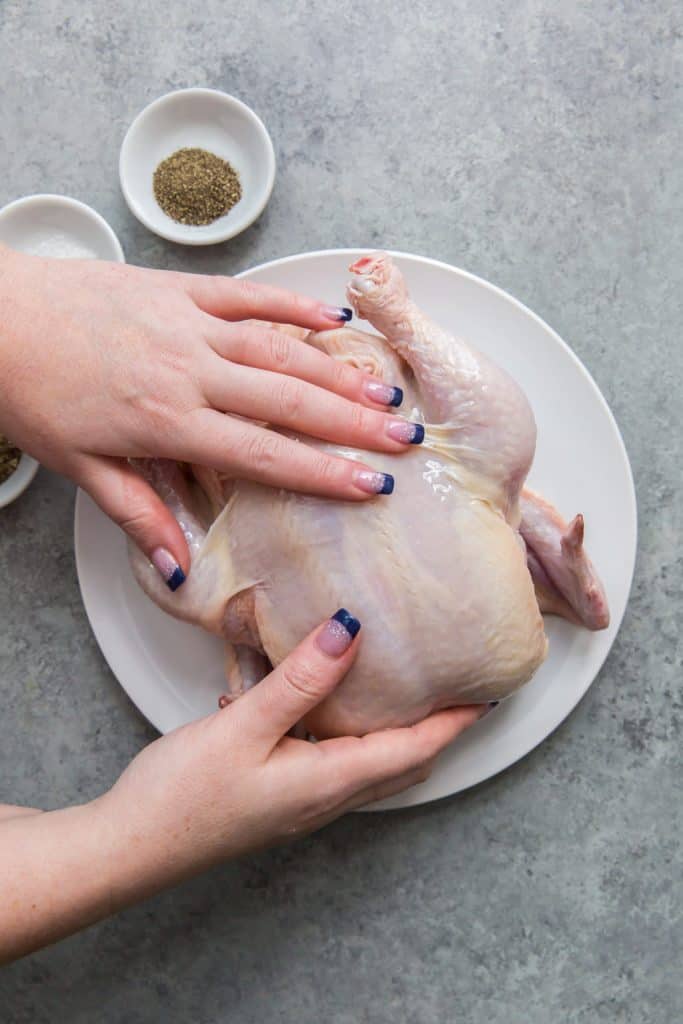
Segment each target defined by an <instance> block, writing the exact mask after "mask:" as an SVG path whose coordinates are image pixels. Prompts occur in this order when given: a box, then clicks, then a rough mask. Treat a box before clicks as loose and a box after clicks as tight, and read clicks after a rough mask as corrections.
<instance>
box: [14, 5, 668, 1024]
mask: <svg viewBox="0 0 683 1024" xmlns="http://www.w3.org/2000/svg"><path fill="white" fill-rule="evenodd" d="M682 37H683V19H682V17H681V13H680V5H678V4H676V3H674V2H672V0H653V2H652V3H648V4H641V3H635V2H631V0H621V2H617V0H595V2H592V3H589V2H577V3H571V4H570V3H565V4H557V3H543V2H542V0H520V2H518V3H507V2H504V0H481V2H479V3H477V4H474V3H466V2H464V0H455V2H453V0H431V2H430V3H427V2H425V0H397V2H394V3H390V4H389V3H385V4H383V3H374V4H357V3H349V2H347V0H341V2H335V0H316V2H313V0H293V2H291V3H287V4H285V3H268V2H266V3H260V4H253V3H252V4H243V5H237V4H233V3H229V4H226V3H224V2H222V0H204V2H203V3H202V4H201V5H197V4H191V3H181V2H179V0H166V2H165V3H163V4H161V3H159V4H156V5H151V4H144V3H139V2H133V0H121V2H119V3H117V4H110V3H108V2H105V0H94V2H89V3H77V2H76V0H61V2H57V0H42V2H40V3H25V2H24V3H22V2H20V0H5V2H4V3H2V4H0V86H1V88H2V115H1V118H0V125H1V133H2V135H1V137H2V157H1V164H2V175H1V176H0V203H4V202H6V201H8V200H10V199H13V198H15V197H17V196H19V195H23V194H26V193H30V192H39V191H56V192H64V193H67V194H71V195H74V196H77V197H79V198H80V199H83V200H85V201H86V202H88V203H91V204H92V205H93V206H95V207H96V208H97V209H98V210H99V211H101V213H102V214H103V215H104V216H105V217H106V218H107V219H108V220H109V221H110V222H111V224H112V225H113V227H114V229H115V230H116V231H117V233H118V234H119V236H120V238H121V240H122V242H123V245H124V248H125V251H126V254H127V257H128V259H129V261H130V262H133V263H140V264H145V265H150V266H155V267H171V268H187V269H194V270H200V271H207V272H214V271H220V272H228V273H230V272H234V271H237V270H240V269H243V268H246V267H247V266H249V265H251V264H254V263H257V262H260V261H262V260H266V259H269V258H273V257H276V256H282V255H286V254H289V253H293V252H298V251H303V250H307V249H317V248H327V247H333V246H345V245H381V246H386V247H393V248H400V249H405V250H408V251H413V252H417V253H422V254H425V255H429V256H433V257H436V258H439V259H442V260H446V261H449V262H452V263H455V264H457V265H459V266H462V267H465V268H466V269H468V270H470V271H473V272H475V273H477V274H480V275H482V276H483V277H485V278H488V279H489V280H491V281H493V282H495V283H496V284H499V285H501V286H502V287H503V288H505V289H507V290H509V291H510V292H512V293H513V294H514V295H516V296H518V297H519V298H520V299H521V300H522V301H524V302H525V303H527V304H528V305H529V306H531V308H532V309H534V310H536V311H537V312H538V313H539V314H540V315H541V316H543V317H544V318H545V319H546V320H547V321H548V322H549V323H550V324H551V325H553V326H554V327H555V328H556V329H557V330H558V331H559V332H560V334H562V335H563V336H564V337H565V338H566V340H567V341H568V342H569V343H570V344H571V345H572V346H573V348H574V349H575V351H576V352H577V353H578V355H579V356H580V357H581V359H583V360H584V361H585V363H586V365H587V366H588V367H589V369H590V370H591V372H592V373H593V374H594V376H595V378H596V380H597V382H598V384H599V386H600V387H601V388H602V390H603V392H604V394H605V395H606V397H607V399H608V401H609V402H610V404H611V406H612V409H613V410H614V412H615V415H616V417H617V420H618V422H619V424H620V426H621V429H622V432H623V434H624V438H625V441H626V445H627V447H628V450H629V453H630V456H631V459H632V464H633V468H634V472H635V477H636V483H637V488H638V500H639V507H640V524H641V525H640V529H641V533H640V551H639V560H638V567H637V575H636V581H635V585H634V590H633V595H632V600H631V604H630V608H629V611H628V613H627V616H626V620H625V622H624V625H623V627H622V630H621V633H620V635H619V638H618V640H617V642H616V645H615V647H614V649H613V651H612V654H611V656H610V658H609V660H608V662H607V664H606V666H605V668H604V670H603V671H602V673H601V674H600V677H599V679H598V680H597V682H596V684H595V685H594V686H593V687H592V689H591V690H590V692H589V694H588V695H587V697H586V698H585V699H584V701H583V702H582V703H581V705H580V706H579V707H578V709H577V710H576V711H575V713H574V714H573V715H572V716H571V718H570V719H569V720H568V721H567V722H566V723H565V724H564V725H563V726H562V728H560V729H559V730H558V731H557V733H556V734H555V735H554V736H552V737H551V739H549V740H548V741H547V742H546V743H544V744H543V745H542V746H541V747H540V748H539V749H537V750H536V751H534V753H533V754H531V755H530V756H529V757H527V758H526V759H525V760H524V761H522V763H520V764H518V765H517V766H515V767H514V768H513V769H512V770H510V771H508V772H506V773H505V774H504V775H502V776H500V777H498V778H495V779H493V780H492V781H491V782H489V783H487V784H485V785H482V786H480V787H478V788H477V789H475V790H474V791H471V792H468V793H466V794H465V795H464V796H462V797H460V798H456V799H452V800H446V801H442V802H440V803H438V804H436V805H433V806H428V807H424V808H421V809H416V810H412V811H408V812H403V813H395V814H387V815H375V816H367V817H365V816H363V817H348V818H346V819H345V820H343V821H340V822H338V823H336V824H335V825H333V826H332V827H330V828H328V829H326V830H325V831H324V832H323V833H322V834H321V835H318V836H316V837H313V838H311V839H308V840H306V841H304V842H302V843H300V844H298V845H296V846H293V847H291V848H287V849H282V850H279V851H275V852H269V853H264V854H261V855H258V856H254V857H251V858H248V859H245V860H243V861H241V862H240V863H234V864H228V865H226V866H225V867H221V868H219V869H216V870H214V871H212V872H211V873H210V874H208V875H206V876H204V877H201V878H197V879H196V880H194V881H192V882H189V883H187V884H185V885H183V886H181V887H180V888H179V889H176V890H175V891H172V892H168V893H166V894H163V895H161V896H159V897H158V898H156V899H153V900H151V901H149V902H148V903H147V904H145V905H143V906H139V907H136V908H133V909H131V910H129V911H127V912H126V913H123V914H121V915H120V916H119V917H117V918H116V919H114V920H110V921H107V922H105V923H103V924H101V925H99V926H98V927H95V928H93V929H91V930H89V931H88V932H86V933H84V934H81V935H79V936H76V937H75V938H73V939H70V940H68V941H66V942H64V943H62V944H60V945H58V946H56V947H54V948H52V949H48V950H45V951H43V952H41V953H39V954H37V955H35V956H32V957H29V958H27V959H25V960H24V961H22V962H19V963H17V964H15V965H13V966H11V967H9V968H6V969H5V970H4V971H3V972H2V973H1V974H0V1019H1V1020H2V1022H3V1024H29V1022H30V1024H43V1022H45V1024H47V1022H54V1021H55V1020H59V1021H64V1022H68V1024H72V1022H91V1021H95V1020H97V1021H104V1022H106V1024H115V1022H126V1024H136V1022H157V1021H164V1022H166V1024H187V1022H189V1021H192V1022H196V1024H200V1022H202V1024H214V1022H216V1024H217V1022H223V1021H226V1022H227V1021H230V1022H232V1021H235V1022H239V1024H252V1022H253V1024H269V1022H271V1021H272V1022H275V1021H281V1022H290V1021H291V1022H301V1024H304V1022H305V1024H308V1022H311V1024H312V1022H314V1021H318V1020H326V1021H328V1020H329V1021H334V1022H343V1024H357V1022H368V1024H385V1022H386V1024H389V1022H391V1024H395V1022H398V1021H401V1022H403V1021H406V1022H416V1024H418V1022H419V1024H422V1022H450V1021H458V1022H475V1024H478V1022H486V1024H517V1022H519V1024H548V1022H560V1021H561V1022H571V1024H592V1022H595V1021H609V1022H615V1021H616V1022H623V1024H627V1022H628V1024H631V1022H632V1024H649V1022H652V1024H663V1022H667V1024H668V1022H670V1021H674V1020H678V1019H679V1018H680V1009H681V1001H682V999H683V990H682V986H681V980H680V974H679V973H675V971H674V965H675V964H676V963H678V964H679V966H680V956H681V940H682V927H681V917H680V914H681V911H680V897H679V894H678V889H679V887H680V876H681V800H680V780H681V746H680V723H681V698H680V689H679V687H680V679H681V653H680V643H679V637H680V633H681V628H682V626H683V621H682V614H681V597H680V594H681V565H682V562H681V555H680V542H681V536H682V526H683V522H682V517H683V513H682V511H681V510H682V508H683V493H682V488H681V468H680V467H681V456H682V452H681V437H682V431H681V408H683V396H682V395H681V381H682V380H683V357H682V354H681V353H682V351H683V349H682V347H681V342H680V332H681V323H683V299H682V296H683V177H682V175H681V152H682V151H683V137H682V133H681V119H680V115H681V92H680V87H681V79H682V74H681V68H682V64H681V58H682V57H683V50H682V44H681V41H682ZM187 85H208V86H214V87H217V88H221V89H225V90H226V91H228V92H232V93H235V94H236V95H238V96H241V97H243V98H244V99H245V100H246V101H247V102H249V103H250V104H251V105H253V106H254V108H255V109H256V110H257V111H258V112H259V113H260V114H261V115H262V116H263V118H264V120H265V122H266V123H267V125H268V126H269V128H270V130H271V132H272V136H273V139H274V142H275V146H276V150H277V156H278V161H279V174H278V178H277V181H276V187H275V192H274V195H273V198H272V201H271V203H270V205H269V207H268V209H267V211H266V213H265V214H264V216H263V217H262V218H261V220H260V221H259V222H258V223H257V224H256V225H255V226H254V227H253V228H252V229H250V230H249V231H248V232H247V233H246V234H244V235H243V236H241V237H240V238H238V239H236V240H235V241H233V242H232V243H228V244H226V245H224V246H219V247H217V248H214V249H207V250H203V251H202V250H198V251H190V250H186V249H183V248H179V247H175V246H173V245H170V244H166V243H164V242H162V241H160V240H159V239H157V238H155V237H154V236H152V235H151V234H149V233H148V232H147V231H146V230H145V229H144V228H142V227H141V226H140V225H139V224H138V223H137V222H136V221H135V220H134V219H133V218H132V217H131V216H130V214H129V213H128V210H127V208H126V206H125V204H124V201H123V199H122V196H121V194H120V192H119V187H118V179H117V158H118V150H119V145H120V143H121V140H122V137H123V134H124V132H125V129H126V127H127V125H128V124H129V122H130V120H131V119H132V117H133V116H134V115H135V114H136V113H137V112H138V110H140V108H141V107H142V106H144V105H145V104H146V103H148V102H149V101H150V100H151V99H153V98H154V97H155V96H157V95H160V94H161V93H163V92H165V91H167V90H168V89H171V88H176V87H183V86H187ZM1 315H2V314H1V313H0V317H1ZM73 499H74V494H73V489H72V487H71V485H70V484H69V483H67V482H65V481H64V480H60V479H57V478H56V477H54V476H51V475H50V474H49V473H47V472H45V471H42V472H41V473H40V475H39V477H38V479H37V480H36V482H35V484H34V486H33V487H32V488H31V489H30V491H29V492H28V493H27V494H26V495H25V497H24V498H23V499H22V500H21V501H20V502H18V503H17V504H16V505H15V506H13V507H12V508H10V509H8V510H6V511H3V512H2V513H0V574H1V575H2V579H3V585H2V588H0V619H1V621H2V629H1V630H0V687H1V691H2V711H1V713H0V753H1V759H2V760H1V764H2V769H1V772H2V774H1V780H2V784H1V787H0V788H1V798H3V799H5V800H8V801H12V802H19V803H27V804H32V805H38V806H43V807H58V806H60V805H64V804H67V803H70V802H76V801H81V800H85V799H87V798H90V797H92V796H94V795H96V794H97V793H99V792H101V791H102V789H103V788H105V787H106V786H108V785H110V784H111V782H112V781H113V780H114V779H115V778H116V776H117V774H118V773H119V772H120V771H121V770H122V769H123V767H124V766H125V765H126V763H127V762H128V761H129V760H130V758H131V757H133V755H134V754H135V753H136V751H137V750H139V749H140V747H141V746H142V745H143V744H144V743H146V742H147V741H148V740H150V739H151V738H152V736H153V732H152V730H151V729H150V728H149V727H148V726H147V725H146V723H145V722H144V721H143V719H142V718H141V716H140V715H139V714H138V713H137V712H136V710H135V708H134V707H132V705H131V704H130V703H129V701H128V700H127V698H126V697H125V696H124V694H123V693H122V691H121V690H120V689H119V687H118V685H117V684H116V682H115V680H114V678H113V677H112V675H111V673H110V672H109V670H108V669H107V666H106V665H105V663H104V660H103V658H102V657H101V655H100V653H99V651H98V648H97V646H96V644H95V641H94V639H93V637H92V635H91V632H90V629H89V627H88V623H87V621H86V617H85V614H84V611H83V607H82V604H81V600H80V596H79V591H78V586H77V582H76V575H75V569H74V560H73V548H72V522H73ZM614 515H615V517H616V516H618V515H619V509H618V508H615V509H614Z"/></svg>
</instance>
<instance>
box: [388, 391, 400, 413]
mask: <svg viewBox="0 0 683 1024" xmlns="http://www.w3.org/2000/svg"><path fill="white" fill-rule="evenodd" d="M391 390H392V392H393V394H392V396H391V401H390V402H389V405H393V406H394V408H395V409H398V407H399V405H400V404H401V402H402V401H403V388H392V389H391Z"/></svg>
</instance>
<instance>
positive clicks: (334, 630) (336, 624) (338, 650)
mask: <svg viewBox="0 0 683 1024" xmlns="http://www.w3.org/2000/svg"><path fill="white" fill-rule="evenodd" d="M359 631H360V622H359V621H358V619H354V617H353V615H351V613H350V612H347V610H346V608H340V609H339V611H338V612H336V613H335V614H334V615H333V616H332V618H331V619H328V621H327V622H326V623H325V625H324V626H323V628H322V629H321V630H320V632H319V633H318V635H317V637H316V643H317V645H318V647H319V648H320V650H321V651H323V653H324V654H327V655H329V656H330V658H341V656H342V654H344V652H345V651H348V649H349V647H350V646H351V641H352V640H353V638H354V637H355V636H357V635H358V632H359Z"/></svg>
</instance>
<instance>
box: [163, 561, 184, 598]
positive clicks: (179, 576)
mask: <svg viewBox="0 0 683 1024" xmlns="http://www.w3.org/2000/svg"><path fill="white" fill-rule="evenodd" d="M186 578H187V577H186V576H185V573H184V572H183V570H182V569H181V568H180V566H179V565H177V566H176V567H175V569H174V570H173V572H172V574H171V575H170V576H169V578H168V579H167V580H166V586H167V587H168V589H169V590H172V591H173V592H174V593H175V591H176V590H177V589H178V587H181V586H182V585H183V583H184V582H185V580H186Z"/></svg>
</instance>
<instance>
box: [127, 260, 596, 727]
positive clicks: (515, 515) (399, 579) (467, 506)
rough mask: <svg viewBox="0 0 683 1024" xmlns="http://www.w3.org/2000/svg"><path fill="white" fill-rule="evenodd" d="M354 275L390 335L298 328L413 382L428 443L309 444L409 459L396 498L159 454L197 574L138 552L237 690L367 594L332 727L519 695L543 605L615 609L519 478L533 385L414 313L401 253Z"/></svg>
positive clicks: (570, 540) (139, 573)
mask: <svg viewBox="0 0 683 1024" xmlns="http://www.w3.org/2000/svg"><path fill="white" fill-rule="evenodd" d="M350 271H351V279H350V282H349V285H348V289H347V295H348V298H349V301H350V303H351V304H352V305H353V307H354V309H355V311H356V313H357V314H358V316H359V317H361V318H362V319H364V320H366V321H368V322H369V324H370V325H371V326H372V327H373V328H374V329H375V330H376V331H377V332H378V333H377V334H374V333H373V334H371V333H366V332H364V331H360V330H356V329H353V328H349V327H344V328H338V329H336V330H331V331H324V332H321V333H312V334H308V335H306V332H303V331H302V332H300V334H301V335H305V336H306V340H307V341H308V343H309V344H311V345H315V346H316V347H317V348H318V349H321V350H322V351H324V352H327V353H329V355H331V356H332V357H333V358H335V359H339V360H343V361H345V362H347V363H351V364H353V365H355V366H359V367H362V368H363V369H364V370H365V371H367V372H370V373H372V374H375V375H376V376H377V377H378V378H381V379H382V380H384V381H388V382H391V383H392V384H397V385H400V386H401V387H402V388H403V391H404V410H405V414H406V415H407V416H409V417H410V418H411V419H412V420H413V421H417V422H421V423H423V424H424V427H425V440H424V443H423V444H422V445H420V446H416V447H415V448H413V449H411V450H410V451H409V452H408V453H406V454H401V455H400V456H392V455H386V454H383V455H382V456H381V457H380V456H378V455H377V454H376V453H370V452H360V451H356V450H352V449H343V448H340V447H338V446H334V445H329V444H327V443H324V442H320V441H316V440H314V439H312V438H309V437H303V436H302V437H300V440H301V441H302V442H303V443H306V444H310V445H314V446H315V447H318V448H321V449H324V450H329V451H333V452H335V453H336V454H340V455H342V456H344V457H345V458H350V459H362V461H363V462H365V463H366V464H369V465H370V466H373V465H377V466H378V468H379V460H380V458H381V466H382V469H384V468H386V465H387V460H391V459H400V463H398V462H397V464H396V472H395V475H396V477H397V480H398V486H397V488H396V491H395V493H394V494H393V495H392V496H391V498H378V499H373V500H370V501H367V502H362V503H353V502H343V501H334V500H330V499H329V498H316V497H309V496H304V495H300V494H294V493H290V492H287V491H283V490H275V489H272V488H269V487H266V486H263V485H260V484H256V483H251V482H249V481H246V480H241V479H232V478H228V477H226V476H225V475H222V474H219V473H216V472H213V471H209V470H207V469H205V468H203V467H194V468H193V469H192V471H191V472H189V473H188V472H187V471H186V470H185V469H184V468H183V467H180V466H178V465H177V464H175V463H170V462H164V461H160V460H147V461H145V462H144V463H142V464H140V465H139V468H140V470H141V471H142V472H144V474H145V475H146V476H147V478H148V479H149V480H150V481H151V482H152V483H153V484H154V486H155V488H156V489H157V491H158V493H159V494H160V496H161V497H162V498H163V500H164V501H165V502H166V503H167V504H168V505H169V507H170V508H171V509H172V511H173V512H174V514H175V515H176V517H177V518H178V520H179V521H180V522H181V524H182V527H183V530H184V532H185V535H186V537H187V538H188V541H189V544H190V550H191V555H192V567H191V571H190V573H189V576H188V579H187V581H186V583H185V584H184V585H183V587H182V588H181V589H180V590H179V591H177V592H176V593H175V594H171V593H169V591H168V590H167V588H166V587H165V586H164V584H163V582H162V581H161V580H160V578H159V576H158V574H157V573H156V571H155V570H154V569H153V567H152V566H151V565H150V564H149V563H148V562H147V560H146V559H145V558H144V556H143V555H141V554H140V553H139V552H138V551H136V550H133V549H131V559H132V564H133V568H134V571H135V574H136V577H137V579H138V581H139V583H140V585H141V586H142V587H143V588H144V590H145V591H146V593H147V594H148V595H149V596H150V597H151V598H152V600H154V601H155V602H156V603H157V604H158V605H159V606H160V607H162V608H163V609H165V610H166V611H167V612H169V613H170V614H171V615H175V616H177V617H178V618H181V619H185V620H188V621H189V622H193V623H196V624H197V625H199V626H202V627H203V628H204V629H207V630H209V631H210V632H212V633H217V634H219V635H222V636H223V637H224V638H225V641H226V646H227V658H226V665H227V678H228V688H229V692H230V693H231V695H233V696H238V695H239V694H240V693H241V692H243V690H244V689H245V688H247V687H249V686H252V685H254V684H256V683H257V682H258V680H259V679H261V678H262V677H263V675H265V674H266V672H267V671H268V670H269V667H270V665H276V664H278V663H279V662H280V661H282V659H283V658H284V657H285V656H286V655H287V654H288V653H289V651H291V650H292V648H293V647H294V646H296V644H297V643H298V642H299V641H300V640H301V639H302V638H303V637H304V636H305V635H306V634H307V633H308V632H309V631H310V630H311V629H313V628H314V627H315V626H316V625H317V624H318V623H320V622H321V621H323V620H324V619H325V618H326V617H327V616H328V615H329V614H330V613H331V612H332V611H334V609H335V608H337V607H339V606H343V605H345V604H349V605H350V606H351V607H352V610H353V613H354V615H357V616H358V617H359V618H360V619H361V621H362V622H363V626H364V629H363V644H362V647H361V651H360V654H359V656H358V659H357V661H356V663H355V665H354V666H353V668H352V669H351V671H350V672H349V674H348V675H347V677H346V678H345V679H344V680H343V682H342V683H341V685H340V686H339V687H338V689H337V690H336V691H335V693H334V694H332V696H330V697H328V698H327V699H326V700H325V701H324V702H323V703H322V704H321V705H320V706H319V707H317V708H316V709H315V710H314V711H313V712H312V714H311V715H310V717H309V718H308V719H307V720H306V722H305V723H304V725H305V727H306V728H307V729H308V731H309V732H311V733H312V734H313V735H315V736H317V737H319V738H322V737H326V736H333V735H341V734H355V735H362V734H363V733H365V732H368V731H370V730H375V729H379V728H385V727H391V726H400V725H408V724H412V723H414V722H416V721H419V720H420V719H422V718H424V717H425V716H426V715H428V714H429V713H430V712H432V711H435V710H437V709H439V708H443V707H447V706H450V705H455V704H467V703H479V702H484V701H492V700H499V699H501V698H503V697H506V696H508V695H509V694H510V693H512V692H513V691H514V690H516V689H518V687H520V686H522V685H523V684H524V683H525V682H527V680H529V679H530V678H531V676H532V675H533V673H534V672H535V671H536V669H537V668H538V666H539V665H540V664H541V662H542V661H543V659H544V658H545V655H546V650H547V639H546V635H545V631H544V627H543V617H542V614H541V613H542V612H547V613H553V614H557V615H562V616H564V617H565V618H567V619H570V620H571V621H572V622H574V623H576V624H577V625H581V626H584V627H587V628H588V629H602V628H604V627H605V626H606V625H607V624H608V621H609V613H608V609H607V601H606V598H605V594H604V591H603V588H602V585H601V583H600V581H599V579H598V577H597V575H596V573H595V570H594V569H593V566H592V565H591V562H590V560H589V559H588V557H587V555H586V553H585V551H584V547H583V519H582V517H581V516H577V517H576V518H575V519H574V520H573V521H572V522H571V523H569V524H567V523H565V521H564V520H563V519H562V517H561V515H560V514H559V513H558V512H557V510H556V509H554V508H553V506H552V505H550V504H549V503H548V502H547V501H545V500H544V499H543V498H541V497H540V496H539V495H536V494H534V493H532V492H531V491H528V490H525V489H524V481H525V479H526V477H527V474H528V472H529V469H530V466H531V462H532V459H533V456H534V448H535V443H536V425H535V422H534V417H533V414H532V411H531V408H530V406H529V403H528V401H527V399H526V397H525V395H524V394H523V393H522V391H521V390H520V388H519V387H518V386H517V384H516V383H515V382H514V381H513V380H512V378H511V377H510V376H509V375H508V374H507V373H505V372H504V371H503V370H502V369H501V368H500V367H498V366H496V365H495V364H494V363H493V362H492V361H491V360H490V359H488V358H487V357H486V356H485V355H483V354H482V353H479V352H476V351H475V350H474V349H473V348H472V347H471V346H470V345H468V344H467V343H466V342H465V341H463V340H462V339H460V338H456V337H454V336H453V335H451V334H449V333H447V332H446V331H445V330H443V329H442V328H441V327H439V326H438V325H437V324H435V323H433V322H432V321H431V320H430V319H429V317H428V316H427V315H426V314H425V313H424V312H423V311H421V310H420V309H418V308H417V306H416V305H415V304H414V303H413V302H412V300H411V299H410V296H409V294H408V290H407V287H406V283H405V281H404V279H403V277H402V275H401V273H400V271H399V269H398V267H397V266H396V265H395V264H394V263H393V261H392V260H391V258H390V257H389V256H388V255H387V254H385V253H375V254H373V255H371V256H363V257H362V258H361V259H359V260H358V261H357V262H356V263H354V264H353V265H352V266H351V268H350ZM294 330H296V329H294Z"/></svg>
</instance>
